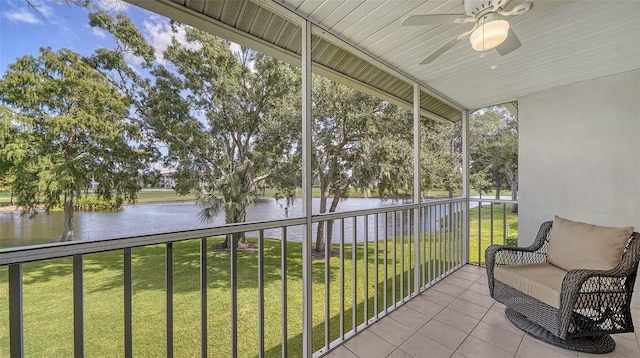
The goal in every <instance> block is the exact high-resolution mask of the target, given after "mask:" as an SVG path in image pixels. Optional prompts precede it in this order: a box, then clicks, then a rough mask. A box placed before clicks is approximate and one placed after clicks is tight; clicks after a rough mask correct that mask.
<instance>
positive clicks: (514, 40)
mask: <svg viewBox="0 0 640 358" xmlns="http://www.w3.org/2000/svg"><path fill="white" fill-rule="evenodd" d="M521 45H522V44H521V43H520V39H518V36H516V33H515V32H513V30H511V29H509V35H507V39H506V40H504V42H503V43H501V44H500V45H499V46H498V47H496V51H498V53H499V54H500V56H504V55H506V54H508V53H511V52H512V51H514V50H516V49H517V48H518V47H520V46H521Z"/></svg>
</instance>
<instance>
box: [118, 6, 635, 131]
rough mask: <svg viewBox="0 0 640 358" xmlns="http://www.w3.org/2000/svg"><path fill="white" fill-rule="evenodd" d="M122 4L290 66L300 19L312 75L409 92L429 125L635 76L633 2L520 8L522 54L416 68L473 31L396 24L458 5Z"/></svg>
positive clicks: (395, 95)
mask: <svg viewBox="0 0 640 358" xmlns="http://www.w3.org/2000/svg"><path fill="white" fill-rule="evenodd" d="M127 1H129V2H131V3H134V4H136V5H138V6H141V7H144V8H147V9H149V10H151V11H154V12H157V13H159V14H162V15H165V16H167V17H169V18H172V19H174V20H177V21H179V22H183V23H186V24H189V25H191V26H194V27H198V28H200V29H203V30H205V31H209V32H211V33H214V34H216V35H218V36H221V37H223V38H226V39H228V40H230V41H234V42H236V43H239V44H241V45H244V46H247V47H250V48H253V49H254V50H257V51H261V52H264V53H266V54H268V55H271V56H274V57H277V58H280V59H282V60H284V61H288V62H290V63H294V64H299V63H300V62H299V61H300V55H301V53H302V50H301V35H300V34H301V24H302V21H301V18H304V19H308V20H309V21H311V22H312V23H313V24H314V30H313V38H312V52H313V53H312V60H313V63H314V71H316V72H317V73H320V74H322V75H323V76H326V77H329V78H332V79H334V80H338V81H342V82H343V83H346V84H349V85H351V86H354V87H355V88H357V89H360V90H363V91H366V92H368V93H371V94H374V95H378V96H381V97H382V98H385V99H387V100H390V101H392V102H393V103H396V104H399V105H402V106H404V107H405V108H411V101H412V91H413V82H417V83H418V84H420V85H422V86H423V90H422V93H421V108H422V113H423V115H425V116H427V117H430V118H433V119H436V120H449V121H457V120H459V119H460V118H461V115H460V111H461V110H462V109H476V108H480V107H483V106H487V105H492V104H498V103H504V102H509V101H513V100H516V99H518V97H519V96H522V95H525V94H529V93H535V92H540V91H544V90H546V89H549V88H554V87H558V86H562V85H567V84H571V83H576V82H581V81H586V80H590V79H594V78H599V77H604V76H609V75H613V74H618V73H623V72H627V71H632V70H638V69H640V0H529V1H530V2H533V8H532V9H531V10H530V11H529V12H527V13H525V14H523V15H520V16H515V17H510V18H509V19H508V21H509V22H510V24H511V28H512V29H513V31H514V32H515V33H516V34H517V35H518V37H519V38H520V41H521V42H522V47H520V48H518V49H517V50H515V51H513V52H512V53H510V54H507V55H506V56H500V55H498V54H497V53H495V52H494V51H489V52H488V56H486V57H484V58H480V53H479V52H476V51H474V50H472V49H471V46H470V44H469V41H468V39H463V40H460V41H459V43H458V44H457V45H456V46H455V47H453V48H452V49H451V50H449V51H448V52H446V53H445V54H444V55H442V56H441V57H439V58H437V59H436V60H434V61H433V62H431V63H430V64H426V65H420V64H419V62H420V61H421V60H422V59H424V58H425V57H427V56H428V55H429V54H430V53H431V52H432V51H433V50H435V49H436V48H438V47H439V46H440V45H442V44H444V43H445V42H447V41H448V40H449V39H451V38H453V37H457V36H458V35H459V34H461V33H462V32H464V31H466V30H468V29H470V28H471V26H472V25H471V24H463V25H457V24H450V25H439V26H412V27H402V26H400V24H401V22H402V20H403V19H404V18H406V17H407V16H410V15H421V14H439V13H450V14H461V13H463V12H464V5H463V1H462V0H453V1H443V0H154V1H151V0H127ZM522 2H525V1H524V0H512V1H511V2H510V3H509V4H508V5H507V7H506V8H507V9H511V8H512V7H513V6H515V5H517V4H519V3H522ZM494 63H495V64H496V65H497V66H498V68H497V69H495V70H491V69H490V68H491V66H492V65H493V64H494ZM639 85H640V84H639Z"/></svg>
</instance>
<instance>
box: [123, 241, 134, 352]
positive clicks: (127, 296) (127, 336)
mask: <svg viewBox="0 0 640 358" xmlns="http://www.w3.org/2000/svg"><path fill="white" fill-rule="evenodd" d="M123 260H124V270H123V271H124V356H125V358H132V357H133V311H132V308H133V306H132V304H131V298H132V296H133V285H132V280H131V279H132V275H131V249H130V248H126V249H124V250H123Z"/></svg>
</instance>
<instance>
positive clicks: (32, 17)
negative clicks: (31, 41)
mask: <svg viewBox="0 0 640 358" xmlns="http://www.w3.org/2000/svg"><path fill="white" fill-rule="evenodd" d="M4 17H5V18H7V19H8V20H10V21H15V22H26V23H27V24H41V23H42V19H41V18H40V17H38V14H36V12H35V11H33V10H29V9H22V10H18V11H8V12H6V13H5V14H4Z"/></svg>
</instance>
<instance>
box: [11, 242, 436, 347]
mask: <svg viewBox="0 0 640 358" xmlns="http://www.w3.org/2000/svg"><path fill="white" fill-rule="evenodd" d="M220 240H221V239H219V238H210V239H208V243H207V245H208V246H209V247H210V246H211V245H212V244H214V243H217V242H220ZM254 241H255V240H254ZM408 244H409V243H408V240H407V239H404V257H405V259H404V261H405V262H404V265H405V266H404V267H405V268H408V267H410V263H409V257H410V256H409V246H408ZM374 246H375V245H374V243H369V245H368V251H367V252H368V277H369V282H368V313H369V314H368V317H371V316H372V315H373V314H374V296H375V292H374V271H375V268H374V265H373V263H374ZM396 247H397V249H398V251H397V252H398V254H397V262H396V277H395V291H396V293H395V295H396V296H395V297H396V300H399V299H400V290H401V287H402V289H403V290H404V295H407V283H406V281H407V279H410V277H412V276H410V275H407V274H404V277H403V278H404V280H403V281H402V282H401V279H400V278H401V276H400V272H401V271H402V270H401V266H400V248H401V247H402V246H401V244H400V239H399V238H398V239H397V242H396ZM334 248H337V246H335V245H334ZM356 248H357V251H356V253H357V258H358V260H357V262H358V263H359V265H356V271H357V277H358V279H357V284H356V286H357V287H356V305H355V306H356V307H355V309H356V312H357V321H358V324H360V323H362V322H363V321H364V317H365V316H364V299H363V298H364V296H365V294H364V279H363V277H364V270H363V269H364V265H363V264H362V263H363V255H364V251H365V250H364V244H358V245H356ZM392 248H393V240H391V239H390V240H389V242H388V245H387V249H388V255H387V257H388V259H389V262H388V265H387V271H388V273H387V274H388V277H387V284H388V287H387V291H388V295H389V296H388V297H389V302H388V304H391V302H392V298H391V297H392V293H393V287H392V286H393V277H392V276H393V271H392V264H391V257H392V254H391V252H392ZM352 249H353V246H352V245H350V244H347V245H345V257H346V258H347V259H346V260H345V267H344V272H345V288H344V294H345V310H346V312H345V317H344V319H345V332H346V331H349V330H350V329H351V320H352V312H353V304H352V301H353V296H352V292H353V286H352V277H353V276H352V270H353V266H352V261H351V254H352ZM378 249H379V254H378V258H379V260H380V262H379V265H378V282H379V287H378V292H377V294H378V297H379V299H378V309H379V310H381V309H382V308H383V299H382V293H383V282H384V266H383V264H382V262H383V261H382V260H383V257H384V242H379V243H378ZM280 250H281V242H280V241H279V240H272V239H266V240H265V250H264V258H265V273H264V275H265V276H264V277H265V291H264V292H265V302H266V305H265V349H266V351H267V356H270V357H276V356H277V357H280V356H281V346H280V339H281V318H282V313H281V305H282V301H281V292H282V280H281V278H282V276H281V269H280V257H281V254H280V252H281V251H280ZM433 251H434V252H435V251H436V249H434V250H433ZM173 255H174V261H173V262H174V275H173V278H174V297H173V302H174V327H175V328H174V331H175V336H174V348H175V355H176V356H178V357H187V356H189V357H191V356H199V339H200V291H199V242H198V241H189V242H180V243H175V244H174V245H173ZM132 257H133V259H132V260H133V342H134V356H140V357H159V356H164V355H165V353H164V349H165V348H164V347H165V345H164V342H165V339H166V337H165V328H164V327H165V299H166V298H165V290H164V246H160V245H158V246H150V247H143V248H136V249H133V250H132ZM207 257H208V274H209V279H208V282H207V287H208V303H207V307H208V310H209V314H208V329H209V335H208V338H209V340H208V346H209V355H210V356H212V357H228V356H230V347H231V337H230V327H231V318H230V314H231V308H230V285H229V277H230V269H229V267H230V264H229V260H230V256H229V254H228V253H219V252H212V251H209V252H208V253H207ZM301 257H302V255H301V244H300V243H294V242H289V243H288V251H287V263H288V268H287V272H286V277H287V280H286V282H287V285H288V287H287V288H288V290H287V297H288V319H287V324H288V341H287V342H288V346H289V355H290V356H292V357H299V356H302V353H301V350H302V334H301V332H302V294H301V292H302V274H301V272H302V259H301ZM122 260H123V259H122V253H121V252H120V251H117V252H106V253H99V254H92V255H86V256H85V258H84V297H85V355H86V356H87V357H105V356H119V355H122V354H123V351H124V348H123V347H124V341H123V335H124V333H123V310H124V309H123V273H122V265H123V263H122V262H123V261H122ZM339 261H340V260H339V258H332V259H331V260H330V269H329V277H330V285H329V287H330V288H329V302H330V312H331V315H330V317H331V318H330V320H329V322H330V327H331V329H330V332H331V333H330V340H334V339H336V338H338V337H339V302H340V301H339V297H340V296H339V295H340V290H339V287H340V274H339ZM431 263H432V264H433V265H432V268H433V269H432V270H431V273H432V276H433V275H435V274H436V273H437V272H438V270H439V267H440V264H439V262H437V261H435V260H432V261H431ZM23 267H24V310H25V311H24V334H25V356H27V357H69V356H72V354H73V311H72V304H71V303H72V264H71V258H63V259H55V260H49V261H45V262H36V263H28V264H24V266H23ZM257 267H258V266H257V254H256V253H255V252H243V253H239V254H238V311H239V312H238V332H239V336H238V352H239V356H241V357H255V356H257V354H258V346H257V342H258V331H257V322H258V316H257V314H258V309H257V303H258V290H257V271H258V269H257ZM411 267H412V266H411ZM324 271H325V270H324V260H316V261H314V263H313V302H314V303H313V324H314V351H315V350H317V349H320V348H321V347H322V345H323V342H324V307H325V306H324V305H325V303H324V302H325V295H324V292H325V290H324V287H325V284H324ZM0 277H2V279H0V307H2V309H1V311H0V357H5V356H8V354H9V352H8V349H9V348H8V346H9V344H8V333H9V328H8V287H7V286H8V285H7V268H6V267H0Z"/></svg>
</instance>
